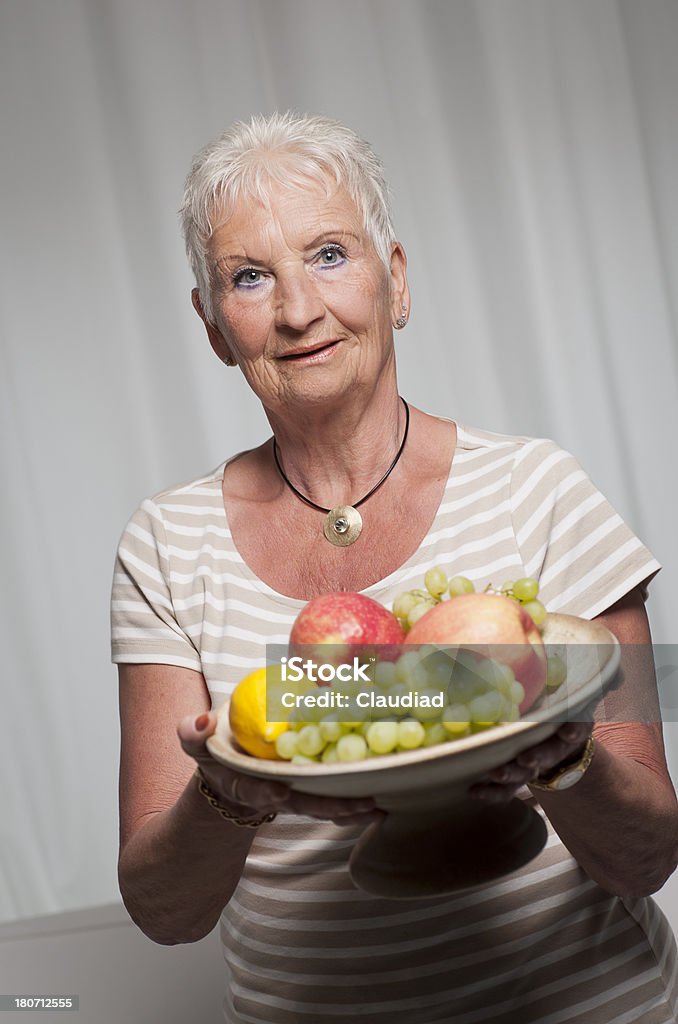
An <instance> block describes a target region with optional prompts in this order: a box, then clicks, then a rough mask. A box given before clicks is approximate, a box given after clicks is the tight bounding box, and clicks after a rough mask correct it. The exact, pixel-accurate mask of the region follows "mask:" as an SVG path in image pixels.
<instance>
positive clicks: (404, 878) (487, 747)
mask: <svg viewBox="0 0 678 1024" xmlns="http://www.w3.org/2000/svg"><path fill="white" fill-rule="evenodd" d="M543 639H544V643H545V644H546V646H547V649H548V652H549V653H554V652H555V653H558V654H559V655H560V656H561V657H562V658H563V659H564V660H565V662H566V665H567V677H566V680H565V682H564V683H562V685H561V686H560V687H559V688H558V689H556V690H555V691H553V692H550V693H544V694H543V695H542V696H541V697H540V699H539V700H538V702H537V703H536V704H535V705H534V706H533V707H532V708H531V709H530V710H529V711H528V712H527V714H526V716H524V717H523V718H521V719H520V720H519V721H517V722H511V723H507V724H503V725H497V726H494V727H492V728H488V729H485V730H483V731H481V732H478V733H475V734H472V735H470V736H467V737H464V738H463V739H458V740H454V741H451V742H449V743H443V744H440V745H437V746H431V747H421V748H419V749H417V750H412V751H402V752H399V753H394V754H387V755H385V756H382V757H374V758H370V759H368V760H365V761H358V762H351V763H345V764H315V763H314V764H299V765H297V764H292V763H290V762H289V761H274V760H270V761H269V760H263V759H260V758H256V757H252V756H251V755H249V754H247V753H245V752H243V751H242V750H241V749H240V748H239V747H238V745H237V744H236V742H235V740H234V739H233V736H232V734H231V731H230V727H229V722H228V702H226V703H225V704H223V705H222V706H221V707H220V708H219V711H218V724H217V729H216V732H215V733H214V735H212V736H211V737H210V738H209V739H208V741H207V746H208V749H209V751H210V753H211V754H212V756H213V757H214V758H215V759H216V760H218V761H220V762H222V763H223V764H225V765H227V766H228V767H229V768H232V769H234V770H236V771H240V772H243V773H244V774H247V775H254V776H256V777H257V778H264V779H276V780H279V781H282V782H285V783H287V785H289V786H291V787H292V788H293V789H295V790H299V791H301V792H304V793H315V794H321V795H326V796H334V797H364V796H371V797H373V798H374V800H375V801H376V803H377V806H378V807H380V808H382V809H383V810H384V811H386V812H387V814H386V816H385V817H384V818H383V820H382V821H380V822H378V823H376V824H371V825H370V826H368V828H366V830H365V832H364V833H363V834H362V836H361V837H360V838H359V840H358V841H357V843H356V845H355V847H354V848H353V851H352V853H351V857H350V872H351V876H352V879H353V881H354V883H355V884H356V885H357V886H359V887H360V888H361V889H363V890H365V891H366V892H369V893H372V894H374V895H378V896H384V897H388V898H398V899H403V898H414V897H422V896H433V895H436V894H438V893H448V892H455V891H457V890H460V889H464V888H468V887H469V886H475V885H479V884H482V883H485V882H489V881H491V880H493V879H495V878H498V877H500V876H501V875H504V874H508V873H509V872H511V871H514V870H516V869H517V868H519V867H522V866H523V865H524V864H526V863H527V862H528V861H530V860H531V859H532V858H533V857H535V856H536V855H537V854H538V853H539V852H540V851H541V850H542V849H543V846H544V844H545V842H546V827H545V825H544V822H543V820H542V817H541V816H540V815H539V813H538V812H537V811H535V810H534V809H533V808H532V807H530V806H529V804H527V803H526V802H525V801H524V800H522V799H520V798H514V799H512V800H511V801H510V802H508V803H504V804H495V803H491V804H484V803H483V802H482V801H479V800H475V799H473V798H472V797H469V795H468V789H469V786H471V785H472V784H473V783H474V782H478V781H481V780H483V779H484V778H485V776H486V775H487V773H488V772H489V771H491V770H492V769H493V768H496V767H498V766H499V765H501V764H504V763H505V762H507V761H510V760H512V759H513V758H515V757H516V756H517V755H518V754H519V753H520V752H521V751H523V750H525V749H527V748H528V747H532V746H534V745H535V744H537V743H539V742H541V741H542V740H544V739H546V738H547V737H548V736H550V735H551V734H552V733H553V732H555V731H556V729H557V728H558V727H559V726H560V725H561V724H562V723H563V722H566V721H577V720H581V719H582V718H586V719H587V720H589V721H590V720H591V719H592V712H593V708H594V707H595V706H596V704H597V703H598V702H599V701H600V700H601V698H602V697H603V695H604V693H605V691H606V690H607V689H608V688H609V687H611V686H612V685H613V683H614V681H615V678H616V676H617V670H618V668H619V662H620V656H621V648H620V645H619V642H618V641H617V639H616V637H614V636H613V634H612V633H610V632H609V630H607V629H606V628H605V627H604V626H602V625H601V624H600V623H597V622H590V621H587V620H585V619H579V618H576V617H574V616H571V615H561V614H551V615H548V616H547V619H546V623H545V626H544V634H543Z"/></svg>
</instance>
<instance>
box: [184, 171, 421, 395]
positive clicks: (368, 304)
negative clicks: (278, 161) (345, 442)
mask: <svg viewBox="0 0 678 1024" xmlns="http://www.w3.org/2000/svg"><path fill="white" fill-rule="evenodd" d="M328 193H329V194H328ZM208 260H209V265H210V272H211V276H212V301H213V309H214V317H215V320H216V327H213V326H211V325H209V324H206V326H207V329H208V333H209V336H210V341H211V343H212V347H213V348H214V350H215V352H216V353H217V355H218V356H219V357H220V358H221V359H228V358H230V359H232V360H233V361H235V362H236V363H237V364H238V365H239V366H240V368H241V370H242V372H243V373H244V375H245V377H246V379H247V381H248V383H249V384H250V386H251V388H252V389H253V391H254V392H255V393H256V394H257V395H258V396H259V398H260V399H261V401H262V402H263V404H264V406H265V407H267V408H270V409H276V408H278V407H280V406H282V405H289V404H296V403H299V402H306V403H309V402H327V401H330V400H331V399H332V398H336V397H340V396H341V395H342V394H344V395H345V394H346V393H347V389H349V388H353V387H355V386H356V385H360V384H362V385H364V386H367V387H368V388H372V387H373V386H374V382H375V381H376V380H377V378H378V376H379V374H380V373H381V372H382V370H383V368H384V367H385V366H386V364H387V362H388V360H389V359H391V358H392V349H393V334H392V323H393V322H394V321H395V319H397V317H398V316H400V314H401V312H402V306H403V304H404V305H407V307H408V308H409V293H408V291H407V279H406V274H405V266H406V261H405V254H404V252H403V250H402V248H401V246H400V245H396V246H395V248H394V252H393V256H392V260H391V271H390V273H389V272H387V270H386V268H385V267H384V265H383V263H382V262H381V261H380V259H379V257H378V256H377V253H376V251H375V249H374V246H373V244H372V242H371V240H370V238H369V237H368V235H367V234H366V232H365V228H364V227H363V224H362V218H361V216H360V212H359V211H358V209H357V208H356V206H355V204H354V202H353V200H352V199H351V198H350V196H349V195H348V193H347V192H346V191H345V190H344V189H343V188H336V187H334V186H333V188H332V189H331V190H326V189H325V188H324V187H323V186H322V185H320V184H318V183H314V184H309V186H308V187H307V188H305V189H304V190H303V191H302V190H300V189H298V188H285V187H283V186H281V185H276V184H272V185H271V187H270V192H269V198H268V201H267V203H266V204H265V205H264V204H263V203H260V202H259V201H258V200H255V199H249V198H248V199H243V200H241V201H240V203H239V204H238V205H237V206H236V208H235V210H234V212H233V215H232V216H231V217H230V218H229V219H228V221H227V222H226V223H224V224H223V225H221V227H218V228H217V229H216V230H215V231H214V233H213V235H212V238H211V240H210V243H209V246H208ZM193 302H194V305H195V306H196V309H197V310H198V312H199V313H200V315H201V316H202V308H201V305H200V299H199V295H198V293H197V290H194V293H193ZM203 319H204V317H203Z"/></svg>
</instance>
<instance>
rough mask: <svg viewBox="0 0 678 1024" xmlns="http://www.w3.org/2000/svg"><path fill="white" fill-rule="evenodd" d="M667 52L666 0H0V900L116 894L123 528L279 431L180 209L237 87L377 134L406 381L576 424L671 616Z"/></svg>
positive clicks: (473, 420)
mask: <svg viewBox="0 0 678 1024" xmlns="http://www.w3.org/2000/svg"><path fill="white" fill-rule="evenodd" d="M677 53H678V4H676V3H675V2H672V0H642V2H640V0H418V2H414V0H342V2H341V3H335V4H332V5H330V4H326V3H317V2H316V0H243V2H240V0H193V2H192V3H188V2H186V0H3V3H2V4H1V5H0V97H1V99H0V102H1V103H2V133H1V136H0V149H1V153H2V172H1V173H2V189H1V194H0V203H1V204H2V208H1V218H2V220H1V223H2V232H1V236H0V237H1V247H0V260H1V264H0V280H1V281H2V305H1V307H0V317H1V320H0V330H1V333H2V348H1V360H2V362H1V364H0V370H1V374H0V415H1V417H2V421H1V426H2V429H1V431H0V457H1V460H2V462H1V467H2V492H3V498H4V500H3V508H2V530H1V532H0V543H1V544H2V554H1V558H2V562H1V566H2V606H1V607H0V631H1V633H0V635H1V642H2V651H3V675H4V679H3V689H2V692H3V702H2V735H1V737H0V739H1V740H2V742H1V743H0V767H1V769H2V787H1V790H0V792H1V795H0V804H1V810H0V919H2V920H5V921H10V920H13V919H16V918H21V917H26V916H29V915H35V914H42V913H48V912H51V911H59V910H64V909H71V908H77V907H84V906H90V905H95V904H98V903H100V902H106V901H109V900H113V899H115V898H116V897H117V881H116V870H115V863H116V854H117V827H118V825H117V758H118V717H117V716H118V713H117V689H116V673H115V670H114V668H113V667H112V666H111V665H110V663H109V652H108V642H109V639H108V601H109V587H110V581H111V573H112V566H113V557H114V553H115V548H116V545H117V542H118V538H119V535H120V532H121V530H122V528H123V526H124V524H125V522H126V520H127V518H128V516H129V515H130V514H131V512H132V511H133V510H134V508H135V507H136V506H137V504H138V503H139V501H140V500H141V499H142V498H143V497H145V496H146V495H149V494H152V493H153V492H154V491H156V490H159V489H160V488H162V487H164V486H169V485H171V484H173V483H176V482H179V481H181V480H183V479H188V478H190V477H192V476H195V475H198V474H199V473H201V472H206V471H208V470H209V469H211V468H212V467H213V466H215V465H217V464H218V463H219V462H220V461H221V460H222V459H224V458H226V457H227V456H228V455H230V454H232V453H233V452H235V451H238V450H240V449H243V448H245V447H248V446H251V445H253V444H257V443H259V442H260V441H262V440H263V439H264V438H265V437H266V436H268V433H269V431H268V425H267V423H266V421H265V419H264V417H263V415H262V414H261V412H260V410H259V408H258V406H257V402H256V400H255V399H254V398H253V396H252V395H251V394H250V393H249V392H248V389H247V388H246V386H245V385H244V384H243V382H242V380H240V379H239V378H238V375H237V372H236V371H233V370H230V371H229V370H227V369H225V368H224V367H223V366H222V365H221V364H220V363H219V362H218V361H217V360H216V359H215V357H214V356H213V354H212V352H211V350H210V348H209V345H208V343H207V339H206V337H205V336H204V333H203V331H202V328H201V325H200V323H199V321H198V319H197V317H196V316H195V314H194V312H193V310H192V308H191V305H190V301H189V291H190V288H191V285H192V281H191V277H190V274H189V270H188V268H187V265H186V263H185V258H184V254H183V249H182V243H181V239H180V234H179V230H178V221H177V216H176V211H177V209H178V207H179V204H180V197H181V189H182V184H183V179H184V176H185V174H186V172H187V170H188V166H189V163H190V159H191V156H192V155H193V153H194V152H195V151H196V150H197V149H198V148H199V147H200V146H201V145H202V144H203V143H205V142H206V141H207V140H209V139H210V138H212V137H213V136H214V135H215V134H216V133H217V132H218V131H219V130H220V129H222V128H223V127H225V126H226V125H227V124H228V123H230V122H231V121H232V120H233V119H235V118H245V117H248V116H249V115H250V114H252V113H254V112H257V111H264V112H270V111H272V110H274V109H281V110H284V109H287V108H290V107H291V108H295V109H297V110H301V111H313V112H321V113H325V114H329V115H331V116H334V117H338V118H339V119H341V120H344V121H346V122H347V123H348V124H349V125H351V126H352V127H354V128H355V129H356V130H357V131H358V132H360V133H361V134H363V135H364V136H365V137H366V138H367V139H369V140H370V141H371V142H372V143H373V145H374V146H375V148H376V150H377V152H378V153H380V155H381V156H382V158H383V159H384V161H385V164H386V167H387V170H388V174H389V177H390V180H391V183H392V186H393V191H394V207H395V215H396V224H397V228H398V231H399V234H400V237H401V239H402V240H403V242H404V244H405V246H406V249H407V252H408V256H409V266H410V278H411V285H412V293H413V309H412V317H411V321H410V325H409V327H408V328H407V330H406V331H403V332H402V333H401V334H399V335H398V336H397V345H398V351H399V366H400V378H401V391H402V393H403V394H404V395H405V396H406V397H407V398H408V400H410V401H412V402H414V403H415V404H417V405H420V406H422V407H423V408H425V409H426V410H428V411H431V412H434V413H438V414H441V415H445V416H451V417H454V418H456V419H459V420H460V421H461V422H462V423H467V424H469V425H473V426H480V427H484V428H487V429H491V430H498V431H506V432H509V433H520V434H532V435H537V436H548V437H552V438H554V439H555V440H556V441H557V442H558V443H559V444H561V445H562V446H563V447H565V448H567V449H569V450H570V451H572V452H573V453H574V454H575V455H576V456H577V457H578V458H579V460H580V461H581V462H582V463H583V465H584V466H585V468H586V469H587V470H588V472H589V473H590V475H591V476H592V477H593V479H594V480H595V481H596V483H597V484H598V486H599V487H600V488H601V490H602V491H603V492H604V493H605V494H606V495H607V497H608V498H609V499H610V501H611V502H612V503H613V504H614V505H615V506H616V508H617V509H618V510H619V512H620V513H621V514H622V515H623V516H624V517H625V518H626V519H627V521H628V522H629V524H630V525H631V526H632V528H633V529H634V530H635V531H636V532H637V533H638V534H639V535H640V536H641V538H642V539H643V540H644V541H645V543H646V544H647V545H648V546H649V547H650V548H651V549H652V551H653V552H654V554H655V555H656V556H657V557H658V558H659V559H660V561H661V562H662V563H663V564H664V566H665V568H664V570H663V572H662V573H661V574H660V576H659V577H658V579H657V580H656V582H655V583H654V584H653V586H652V588H651V599H650V602H649V612H650V616H651V620H652V623H653V628H654V635H655V639H656V640H657V641H662V642H665V643H670V642H676V641H677V640H678V636H677V635H676V634H677V630H676V624H675V608H676V588H677V586H678V579H677V574H676V568H677V566H678V537H677V531H676V529H675V526H674V522H675V516H676V508H678V493H677V486H676V476H675V454H674V448H675V443H676V439H677V438H678V402H677V397H678V386H677V377H678V354H677V350H676V314H677V309H676V306H677V302H678V192H677V190H676V187H675V183H676V180H678V177H677V172H678V162H677V157H678V121H677V119H676V116H675V111H676V105H677V102H678V60H676V55H677ZM667 736H668V739H669V742H670V757H671V764H672V768H673V771H674V774H675V775H676V777H678V743H677V742H676V739H675V737H674V736H673V733H672V730H671V728H667ZM676 918H678V914H677V915H676Z"/></svg>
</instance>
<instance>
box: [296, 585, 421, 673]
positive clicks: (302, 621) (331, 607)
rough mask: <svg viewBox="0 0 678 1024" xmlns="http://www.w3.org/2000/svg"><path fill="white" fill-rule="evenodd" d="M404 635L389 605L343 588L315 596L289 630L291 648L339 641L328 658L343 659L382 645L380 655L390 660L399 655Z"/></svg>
mask: <svg viewBox="0 0 678 1024" xmlns="http://www.w3.org/2000/svg"><path fill="white" fill-rule="evenodd" d="M403 637H404V633H403V629H402V626H401V625H400V623H399V622H398V620H397V619H396V617H395V615H393V614H392V613H391V612H390V611H389V610H388V608H384V606H383V605H381V604H379V602H378V601H373V600H372V598H371V597H365V595H364V594H353V593H350V592H347V591H344V590H341V591H338V592H337V593H333V594H321V595H320V596H319V597H314V598H312V599H311V600H310V601H309V602H308V604H307V605H305V606H304V607H303V608H302V609H301V611H300V612H299V614H298V615H297V618H296V619H295V621H294V625H293V626H292V632H291V633H290V650H291V651H292V650H296V649H297V647H298V646H299V645H310V644H313V645H314V646H315V645H318V644H336V645H338V649H337V650H335V651H333V652H332V653H333V655H334V657H333V658H332V659H329V660H337V658H338V660H340V661H343V660H345V658H347V657H348V658H352V657H353V656H354V655H357V656H362V655H363V654H367V653H369V650H368V649H372V648H373V647H375V646H376V645H379V651H378V654H379V657H380V658H381V659H384V658H387V659H389V660H390V659H391V658H393V659H394V658H397V657H398V654H399V653H400V651H399V648H400V644H401V643H402V642H403ZM306 653H307V654H308V653H310V652H309V651H308V650H307V651H306ZM318 654H319V656H320V655H321V650H320V651H319V652H318Z"/></svg>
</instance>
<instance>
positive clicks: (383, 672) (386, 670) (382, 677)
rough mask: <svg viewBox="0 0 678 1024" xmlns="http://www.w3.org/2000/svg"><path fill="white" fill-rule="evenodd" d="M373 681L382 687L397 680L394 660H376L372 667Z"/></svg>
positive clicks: (386, 686)
mask: <svg viewBox="0 0 678 1024" xmlns="http://www.w3.org/2000/svg"><path fill="white" fill-rule="evenodd" d="M374 681H375V683H376V684H377V686H382V687H383V688H384V689H387V688H388V687H389V686H393V684H394V683H395V682H396V681H397V676H396V667H395V662H393V661H378V662H377V664H376V666H375V669H374Z"/></svg>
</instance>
